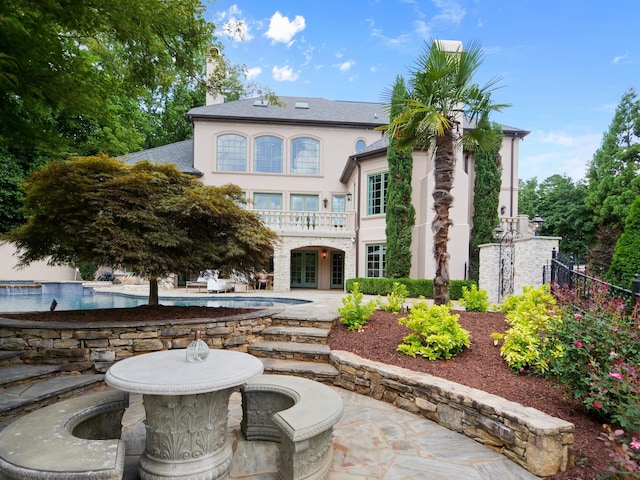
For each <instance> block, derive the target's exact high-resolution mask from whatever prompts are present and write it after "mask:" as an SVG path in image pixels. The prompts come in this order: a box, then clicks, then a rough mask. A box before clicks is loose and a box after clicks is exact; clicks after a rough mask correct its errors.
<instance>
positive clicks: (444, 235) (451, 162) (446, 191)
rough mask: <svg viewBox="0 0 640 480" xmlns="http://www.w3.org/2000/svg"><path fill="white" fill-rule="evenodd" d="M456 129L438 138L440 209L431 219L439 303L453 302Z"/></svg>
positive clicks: (435, 205) (436, 192) (437, 198)
mask: <svg viewBox="0 0 640 480" xmlns="http://www.w3.org/2000/svg"><path fill="white" fill-rule="evenodd" d="M454 147H455V144H454V132H453V130H452V129H451V128H448V129H447V130H445V132H444V135H442V136H438V137H437V139H436V156H435V169H434V170H435V172H434V174H435V182H434V190H433V209H434V210H435V212H436V215H435V217H434V218H433V221H432V222H431V231H432V232H433V256H434V259H435V261H436V275H435V278H434V279H433V301H434V303H435V304H436V305H447V304H448V303H449V257H450V255H449V252H448V251H447V243H448V241H449V227H450V226H451V225H452V222H451V220H450V219H449V209H450V208H451V205H452V203H453V195H451V189H452V188H453V175H454V173H455V166H456V157H455V149H454Z"/></svg>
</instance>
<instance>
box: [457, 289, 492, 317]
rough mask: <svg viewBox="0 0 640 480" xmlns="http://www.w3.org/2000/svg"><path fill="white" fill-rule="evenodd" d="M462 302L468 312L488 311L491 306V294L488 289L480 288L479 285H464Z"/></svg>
mask: <svg viewBox="0 0 640 480" xmlns="http://www.w3.org/2000/svg"><path fill="white" fill-rule="evenodd" d="M460 304H461V305H462V306H463V307H464V308H465V309H466V310H467V311H468V312H486V311H487V310H488V308H489V296H488V295H487V291H486V290H478V287H476V286H475V284H474V285H471V287H462V299H461V300H460Z"/></svg>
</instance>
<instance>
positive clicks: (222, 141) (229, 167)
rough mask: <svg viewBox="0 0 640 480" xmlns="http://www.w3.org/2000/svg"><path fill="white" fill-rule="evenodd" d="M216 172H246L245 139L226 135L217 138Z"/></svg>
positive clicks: (239, 136)
mask: <svg viewBox="0 0 640 480" xmlns="http://www.w3.org/2000/svg"><path fill="white" fill-rule="evenodd" d="M216 158H217V159H218V163H217V166H216V170H219V171H222V172H246V171H247V139H246V138H244V137H243V136H241V135H235V134H228V135H220V136H219V137H218V145H217V151H216Z"/></svg>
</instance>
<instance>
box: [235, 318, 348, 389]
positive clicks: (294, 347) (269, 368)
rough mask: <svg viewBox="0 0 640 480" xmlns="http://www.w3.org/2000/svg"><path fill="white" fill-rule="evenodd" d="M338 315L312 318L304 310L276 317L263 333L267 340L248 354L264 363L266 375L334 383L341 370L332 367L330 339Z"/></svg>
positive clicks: (252, 348)
mask: <svg viewBox="0 0 640 480" xmlns="http://www.w3.org/2000/svg"><path fill="white" fill-rule="evenodd" d="M334 320H335V316H334V315H309V313H308V312H305V311H303V310H299V311H290V312H284V313H281V314H280V315H274V316H273V317H272V324H271V326H270V327H268V328H265V329H264V330H263V331H262V335H263V340H262V341H260V342H256V343H254V344H251V345H249V347H248V352H249V353H250V354H252V355H255V356H256V357H258V358H260V359H261V360H262V363H263V365H264V371H265V373H279V374H286V375H296V376H300V377H306V378H311V379H313V380H317V381H319V382H329V383H331V382H332V379H333V378H334V377H336V376H337V375H338V370H336V368H335V367H333V366H332V365H330V364H329V355H330V353H331V350H330V349H329V346H328V345H327V338H328V336H329V332H330V331H331V326H332V325H333V321H334Z"/></svg>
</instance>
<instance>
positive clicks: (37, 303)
mask: <svg viewBox="0 0 640 480" xmlns="http://www.w3.org/2000/svg"><path fill="white" fill-rule="evenodd" d="M54 299H55V300H56V302H57V305H56V311H58V310H91V309H98V308H129V307H137V306H140V305H147V304H148V303H149V302H148V298H147V297H146V296H145V297H142V296H131V295H125V294H117V293H103V292H96V293H93V294H91V295H86V294H85V295H69V294H64V295H61V294H58V295H56V294H45V293H43V294H35V295H0V312H4V313H8V312H44V311H48V310H49V308H50V307H51V303H52V302H53V300H54ZM306 302H307V301H306V300H298V299H292V298H263V297H225V298H220V297H217V298H212V297H192V298H182V297H160V304H162V305H177V306H197V307H230V308H261V307H271V306H275V305H283V304H285V305H286V304H289V305H291V304H298V303H306Z"/></svg>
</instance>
